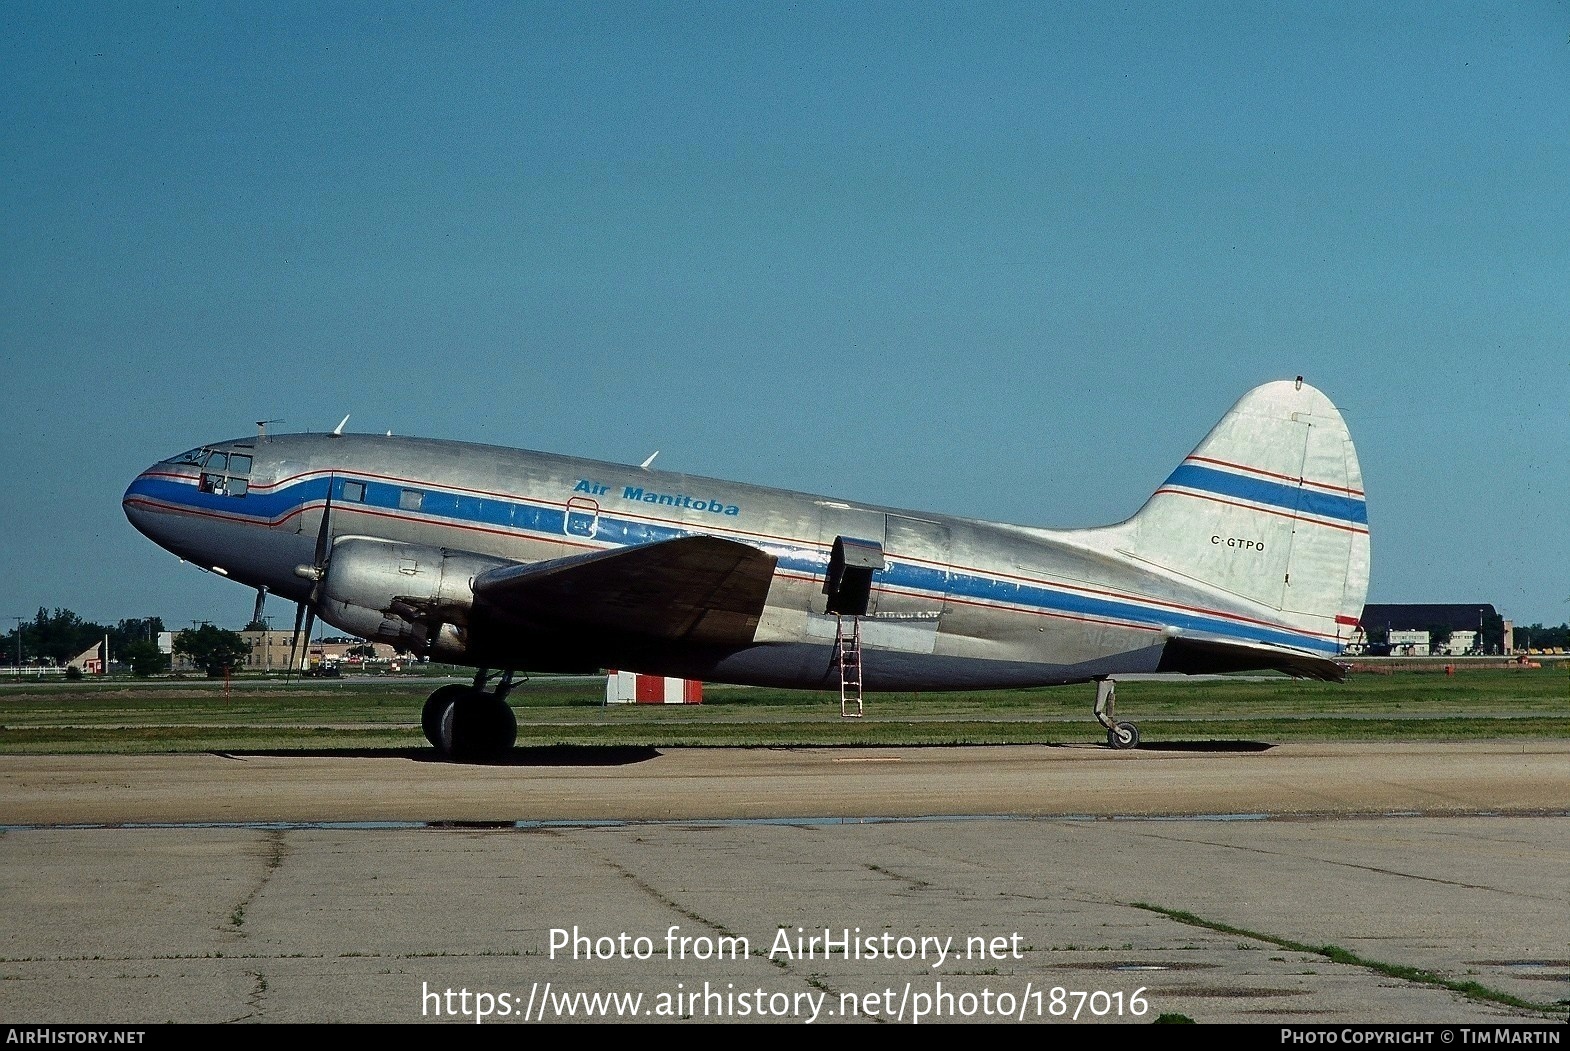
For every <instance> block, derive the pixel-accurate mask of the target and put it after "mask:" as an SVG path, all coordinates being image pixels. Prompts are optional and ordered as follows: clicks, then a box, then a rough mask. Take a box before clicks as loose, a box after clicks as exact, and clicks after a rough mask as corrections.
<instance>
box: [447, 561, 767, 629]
mask: <svg viewBox="0 0 1570 1051" xmlns="http://www.w3.org/2000/svg"><path fill="white" fill-rule="evenodd" d="M775 561H776V559H775V558H774V556H773V555H770V554H768V553H767V552H764V551H762V550H760V549H758V548H756V547H753V546H751V545H749V544H742V543H738V542H736V541H734V540H725V539H723V538H721V537H713V536H687V537H678V538H676V539H674V540H662V541H660V542H658V543H654V544H643V545H641V546H638V547H623V548H617V549H615V550H612V551H594V552H591V553H589V554H586V555H574V556H572V557H570V558H559V559H553V560H552V561H549V562H536V563H533V564H531V565H520V566H504V567H501V568H498V569H493V570H490V571H488V572H486V573H482V574H480V575H479V576H478V577H476V578H475V580H474V597H475V605H476V607H477V608H481V609H484V608H489V609H490V610H491V611H492V612H494V613H495V614H497V615H498V616H500V617H502V618H504V619H507V620H511V621H516V622H521V623H525V624H537V625H539V626H541V627H544V628H549V629H551V630H553V631H559V630H562V629H569V630H571V629H584V630H605V631H611V632H616V633H620V634H627V635H636V636H643V637H645V638H651V639H668V640H678V639H679V640H682V641H685V642H694V643H704V644H710V645H719V646H725V645H745V644H746V643H749V642H751V641H752V639H753V634H754V632H755V631H756V630H757V627H758V619H759V617H760V616H761V615H762V613H763V603H764V599H765V598H766V597H767V595H768V592H769V583H770V581H771V580H772V579H773V576H774V565H775Z"/></svg>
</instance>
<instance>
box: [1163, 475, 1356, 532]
mask: <svg viewBox="0 0 1570 1051" xmlns="http://www.w3.org/2000/svg"><path fill="white" fill-rule="evenodd" d="M1166 484H1167V485H1181V486H1183V487H1184V488H1185V489H1199V490H1201V491H1203V492H1207V493H1215V494H1216V495H1217V496H1231V497H1236V498H1237V499H1240V500H1249V501H1252V502H1253V503H1256V504H1269V505H1270V506H1271V507H1280V508H1283V509H1285V510H1287V511H1293V512H1298V513H1302V514H1310V515H1316V516H1318V517H1320V518H1333V519H1335V520H1337V521H1339V522H1350V523H1353V524H1354V525H1367V524H1368V505H1367V504H1366V503H1364V502H1363V501H1362V500H1360V499H1358V498H1356V497H1351V496H1337V495H1336V494H1334V493H1325V492H1320V491H1319V490H1317V489H1311V488H1309V487H1307V486H1296V485H1287V484H1285V483H1282V482H1272V481H1268V480H1266V479H1263V478H1251V477H1249V476H1248V475H1241V474H1232V473H1230V472H1228V471H1218V470H1216V469H1215V468H1213V467H1200V466H1199V465H1197V464H1191V463H1185V464H1181V465H1179V466H1178V469H1177V470H1175V471H1173V472H1172V475H1171V477H1169V478H1168V479H1167V480H1166Z"/></svg>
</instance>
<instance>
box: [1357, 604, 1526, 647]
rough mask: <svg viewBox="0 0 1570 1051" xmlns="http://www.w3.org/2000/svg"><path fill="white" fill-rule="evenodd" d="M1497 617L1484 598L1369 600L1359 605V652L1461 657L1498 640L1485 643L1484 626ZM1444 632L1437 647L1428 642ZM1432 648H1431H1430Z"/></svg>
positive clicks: (1507, 640)
mask: <svg viewBox="0 0 1570 1051" xmlns="http://www.w3.org/2000/svg"><path fill="white" fill-rule="evenodd" d="M1499 621H1500V617H1499V614H1498V612H1497V611H1496V610H1495V609H1494V607H1493V604H1492V603H1488V602H1411V603H1405V602H1392V603H1369V604H1368V605H1366V606H1364V607H1363V617H1362V620H1361V621H1360V629H1361V632H1362V634H1363V637H1364V640H1365V642H1364V644H1363V649H1362V652H1367V653H1370V654H1377V653H1380V652H1381V651H1382V652H1384V653H1388V654H1390V655H1392V656H1397V657H1403V656H1405V657H1462V656H1467V655H1475V654H1481V653H1484V652H1485V650H1486V649H1489V648H1492V650H1493V651H1494V652H1496V653H1497V652H1498V651H1499V644H1498V643H1495V644H1494V645H1493V646H1492V647H1488V646H1487V645H1486V639H1487V637H1488V626H1489V625H1490V624H1497V623H1499ZM1435 631H1438V632H1439V633H1441V634H1444V633H1448V634H1449V638H1448V640H1446V641H1445V642H1443V643H1442V644H1441V645H1440V646H1438V647H1437V648H1433V647H1431V646H1430V640H1431V636H1432V633H1433V632H1435ZM1431 651H1432V652H1431ZM1504 652H1506V653H1509V652H1510V632H1509V631H1508V630H1506V631H1505V633H1504Z"/></svg>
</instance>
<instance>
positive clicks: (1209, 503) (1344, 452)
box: [1116, 378, 1369, 642]
mask: <svg viewBox="0 0 1570 1051" xmlns="http://www.w3.org/2000/svg"><path fill="white" fill-rule="evenodd" d="M1116 528H1117V529H1118V531H1119V534H1120V535H1119V536H1118V540H1117V548H1118V553H1119V554H1121V555H1123V556H1124V557H1127V558H1132V559H1135V560H1137V561H1139V562H1141V563H1144V564H1146V565H1147V566H1153V567H1156V568H1159V569H1161V570H1164V571H1166V572H1168V573H1170V574H1173V575H1175V576H1178V577H1182V578H1186V579H1188V580H1190V581H1195V582H1198V583H1200V584H1203V585H1205V586H1207V587H1209V588H1213V589H1218V590H1220V591H1224V592H1227V593H1229V594H1231V595H1233V596H1237V597H1240V598H1243V599H1246V600H1248V601H1249V602H1252V603H1257V604H1259V605H1261V606H1264V607H1266V608H1267V609H1268V610H1269V611H1274V612H1273V614H1272V616H1271V619H1272V620H1277V621H1279V622H1280V623H1282V624H1283V625H1287V626H1290V627H1291V628H1293V629H1295V630H1297V631H1301V632H1304V633H1306V634H1308V635H1312V636H1314V637H1315V638H1316V639H1318V640H1321V641H1322V642H1323V641H1325V640H1330V641H1334V640H1342V641H1344V640H1346V639H1348V638H1349V637H1350V636H1351V633H1352V629H1353V627H1354V626H1355V625H1356V623H1357V618H1358V616H1359V615H1360V614H1361V613H1362V609H1363V599H1364V597H1365V595H1366V593H1367V590H1368V567H1369V534H1368V512H1367V507H1366V505H1365V503H1364V498H1363V475H1362V471H1361V469H1360V468H1359V466H1358V462H1357V453H1356V451H1355V450H1354V448H1353V446H1352V437H1351V435H1350V433H1349V432H1348V431H1347V426H1346V422H1345V421H1344V420H1343V419H1342V418H1341V414H1340V412H1338V411H1337V410H1336V407H1335V406H1334V405H1332V404H1331V402H1330V399H1328V398H1326V397H1325V395H1324V394H1322V393H1320V392H1319V391H1318V390H1316V389H1314V388H1313V387H1311V386H1309V385H1308V384H1307V383H1304V382H1303V381H1302V379H1301V378H1299V379H1298V380H1296V381H1291V380H1287V381H1282V382H1276V383H1267V384H1265V385H1263V386H1260V387H1256V388H1254V389H1253V390H1251V391H1249V392H1248V393H1247V394H1245V395H1244V396H1243V397H1242V399H1240V400H1239V401H1238V403H1237V404H1236V405H1234V406H1233V407H1232V409H1231V410H1230V411H1229V412H1228V413H1227V414H1226V416H1224V417H1223V418H1222V420H1221V422H1220V423H1218V424H1216V426H1215V427H1214V428H1213V429H1212V430H1211V432H1210V433H1209V434H1208V435H1206V436H1205V440H1204V441H1202V442H1200V443H1199V447H1198V448H1196V449H1195V450H1194V451H1193V452H1192V453H1190V454H1189V455H1188V456H1187V457H1186V458H1185V459H1184V460H1183V462H1182V463H1181V464H1179V465H1178V467H1177V469H1176V470H1175V471H1173V472H1172V474H1171V475H1170V476H1169V477H1168V478H1167V480H1166V481H1165V482H1163V483H1162V485H1161V487H1160V488H1159V489H1157V490H1156V492H1155V494H1154V495H1153V496H1151V498H1150V499H1149V501H1147V502H1146V504H1145V506H1144V507H1142V508H1141V509H1140V511H1139V513H1138V514H1136V515H1135V516H1134V517H1133V518H1132V519H1130V520H1129V521H1128V522H1125V523H1123V525H1122V526H1120V527H1116Z"/></svg>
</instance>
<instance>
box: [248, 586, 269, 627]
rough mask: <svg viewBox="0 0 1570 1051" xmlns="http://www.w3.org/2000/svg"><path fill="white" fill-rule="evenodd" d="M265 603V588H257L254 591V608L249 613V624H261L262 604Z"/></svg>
mask: <svg viewBox="0 0 1570 1051" xmlns="http://www.w3.org/2000/svg"><path fill="white" fill-rule="evenodd" d="M266 601H267V589H266V588H257V589H256V608H255V609H254V610H252V611H251V623H252V624H260V623H261V622H262V604H263V603H265V602H266Z"/></svg>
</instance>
